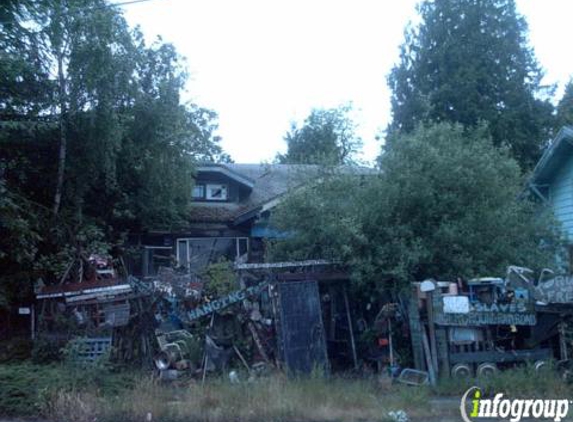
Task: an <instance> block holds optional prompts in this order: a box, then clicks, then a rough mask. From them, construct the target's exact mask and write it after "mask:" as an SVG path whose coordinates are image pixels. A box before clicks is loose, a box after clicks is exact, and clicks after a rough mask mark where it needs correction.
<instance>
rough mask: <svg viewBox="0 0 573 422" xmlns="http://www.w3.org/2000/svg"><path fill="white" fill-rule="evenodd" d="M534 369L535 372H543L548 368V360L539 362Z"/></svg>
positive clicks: (534, 365)
mask: <svg viewBox="0 0 573 422" xmlns="http://www.w3.org/2000/svg"><path fill="white" fill-rule="evenodd" d="M533 368H534V369H535V372H541V371H543V370H544V369H546V368H547V361H546V360H538V361H537V362H535V363H534V364H533Z"/></svg>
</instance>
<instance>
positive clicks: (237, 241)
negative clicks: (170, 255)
mask: <svg viewBox="0 0 573 422" xmlns="http://www.w3.org/2000/svg"><path fill="white" fill-rule="evenodd" d="M215 239H233V240H235V260H236V259H238V258H239V257H240V256H241V255H240V241H241V240H246V242H247V254H248V253H249V251H250V250H251V242H250V239H249V238H248V237H247V236H215V237H179V238H177V239H176V240H175V244H176V251H175V252H176V255H175V256H176V257H177V265H178V266H180V265H182V263H181V262H180V260H179V242H186V243H187V257H186V258H187V267H189V262H191V256H190V255H189V252H190V248H189V241H194V240H215Z"/></svg>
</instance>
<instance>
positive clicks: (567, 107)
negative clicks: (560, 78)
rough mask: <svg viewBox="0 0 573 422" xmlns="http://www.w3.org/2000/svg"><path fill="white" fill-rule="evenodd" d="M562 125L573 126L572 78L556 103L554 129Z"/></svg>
mask: <svg viewBox="0 0 573 422" xmlns="http://www.w3.org/2000/svg"><path fill="white" fill-rule="evenodd" d="M563 126H573V80H570V81H569V83H568V84H567V85H566V86H565V92H564V93H563V97H561V100H560V101H559V104H557V117H556V125H555V128H556V131H558V130H559V129H561V128H562V127H563Z"/></svg>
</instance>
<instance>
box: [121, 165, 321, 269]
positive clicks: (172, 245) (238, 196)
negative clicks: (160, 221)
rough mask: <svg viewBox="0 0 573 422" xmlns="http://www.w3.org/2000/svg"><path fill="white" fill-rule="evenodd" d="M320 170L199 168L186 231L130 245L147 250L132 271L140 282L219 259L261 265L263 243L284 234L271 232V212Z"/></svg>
mask: <svg viewBox="0 0 573 422" xmlns="http://www.w3.org/2000/svg"><path fill="white" fill-rule="evenodd" d="M320 171H321V170H320V167H319V166H315V165H299V164H296V165H293V164H216V163H206V164H202V165H200V166H199V167H198V168H197V172H196V175H195V184H194V188H193V192H190V194H191V195H192V199H193V206H192V209H191V214H190V216H189V225H188V226H187V227H186V228H185V229H184V230H179V231H177V232H173V231H150V232H148V233H145V234H139V235H136V236H133V237H132V239H131V241H130V243H131V244H132V245H137V246H139V247H140V248H142V250H143V254H142V259H141V262H135V263H132V265H130V267H131V268H130V272H131V273H132V274H134V275H138V276H144V277H145V276H153V275H156V274H157V272H158V269H159V268H160V267H165V266H173V265H174V264H175V266H177V267H180V268H181V267H183V268H187V269H188V270H189V272H191V273H199V272H200V271H201V269H203V268H204V267H205V266H206V265H207V264H208V263H210V262H216V261H217V260H220V259H223V258H224V259H227V260H230V261H237V260H240V261H241V262H261V261H262V260H263V254H264V251H263V246H264V242H263V240H264V239H265V238H271V237H277V236H280V235H281V234H280V233H278V232H276V230H273V229H272V228H271V227H269V226H268V217H269V215H270V212H271V210H272V209H273V208H274V207H275V206H276V205H277V204H278V203H280V201H281V200H282V199H283V198H284V197H285V195H286V194H287V193H288V192H289V191H292V190H294V189H297V188H299V187H301V186H303V185H304V184H305V183H306V182H307V181H309V180H311V179H316V177H317V175H318V174H319V172H320Z"/></svg>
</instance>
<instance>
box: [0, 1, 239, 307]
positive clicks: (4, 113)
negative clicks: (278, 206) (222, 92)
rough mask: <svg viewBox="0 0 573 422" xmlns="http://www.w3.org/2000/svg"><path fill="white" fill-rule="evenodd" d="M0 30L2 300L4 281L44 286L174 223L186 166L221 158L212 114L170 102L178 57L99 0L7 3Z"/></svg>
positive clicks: (181, 68) (7, 286)
mask: <svg viewBox="0 0 573 422" xmlns="http://www.w3.org/2000/svg"><path fill="white" fill-rule="evenodd" d="M0 27H1V29H2V30H1V31H0V235H1V236H0V266H1V267H2V268H3V271H2V274H1V275H0V304H2V306H7V305H8V304H10V303H14V302H13V299H14V295H13V294H12V293H11V292H10V291H8V290H11V289H13V287H14V283H13V281H14V280H18V281H19V282H21V284H24V283H25V284H26V285H27V286H30V285H31V284H32V282H34V281H36V279H37V278H38V277H42V278H43V279H44V280H45V281H46V282H48V283H49V282H51V281H54V280H56V279H58V277H59V276H61V275H62V274H63V272H64V271H65V269H66V268H67V266H68V265H69V263H70V262H71V261H72V260H74V259H77V258H78V257H79V256H81V255H82V254H85V253H88V254H89V253H96V252H97V253H100V254H106V253H109V249H110V248H111V247H112V246H113V245H115V244H120V243H121V242H122V241H123V239H124V238H125V235H126V233H127V232H129V231H135V230H136V231H143V230H146V229H151V228H153V229H172V228H175V227H178V226H181V225H182V224H184V223H185V220H186V216H187V215H188V211H189V207H190V205H191V203H190V200H191V195H190V192H191V190H192V181H193V177H192V176H193V171H194V167H195V163H196V162H197V161H204V160H209V161H217V160H227V161H228V160H229V159H230V158H229V157H228V156H227V155H226V154H224V153H223V152H222V150H221V147H220V146H219V141H220V139H219V138H218V137H217V136H215V135H214V132H215V131H216V129H217V123H216V119H217V116H216V114H215V113H214V112H213V111H211V110H207V109H204V108H202V107H200V106H198V105H196V104H185V103H183V102H182V101H181V98H180V97H181V92H182V90H183V88H184V86H185V83H186V80H187V72H186V70H185V61H184V59H183V58H182V57H181V56H179V54H178V53H177V51H176V50H175V48H174V47H173V46H172V45H170V44H166V43H162V42H161V40H160V39H159V40H157V41H156V42H154V43H152V44H150V45H149V44H146V42H145V40H144V39H143V36H142V34H141V32H140V31H139V30H137V29H136V30H131V29H130V28H129V27H128V25H127V23H126V21H125V19H124V18H123V16H122V14H121V9H119V8H115V7H110V6H109V4H108V2H106V1H105V0H73V1H63V0H47V1H45V2H33V1H28V0H24V1H12V0H10V1H8V2H3V3H2V5H0ZM62 152H63V153H64V156H62ZM60 171H61V172H63V173H62V174H63V180H62V183H60V179H59V174H60ZM60 190H61V193H62V195H61V203H60V205H59V206H58V207H56V206H55V203H56V202H57V201H56V200H55V199H54V198H55V197H57V196H58V195H57V194H56V195H55V193H57V192H58V191H60ZM52 210H54V211H53V212H52ZM22 290H25V289H22Z"/></svg>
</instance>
